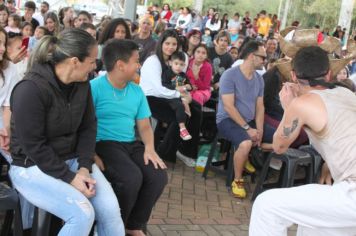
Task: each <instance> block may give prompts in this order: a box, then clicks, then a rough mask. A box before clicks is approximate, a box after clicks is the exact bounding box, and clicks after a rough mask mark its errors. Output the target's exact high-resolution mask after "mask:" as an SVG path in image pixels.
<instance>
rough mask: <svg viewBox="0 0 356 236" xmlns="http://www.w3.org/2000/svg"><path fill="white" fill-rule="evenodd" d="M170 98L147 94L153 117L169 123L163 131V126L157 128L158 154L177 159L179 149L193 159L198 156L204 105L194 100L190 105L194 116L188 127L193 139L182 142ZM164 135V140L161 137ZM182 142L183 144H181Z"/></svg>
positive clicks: (164, 157)
mask: <svg viewBox="0 0 356 236" xmlns="http://www.w3.org/2000/svg"><path fill="white" fill-rule="evenodd" d="M167 100H168V99H165V98H158V97H153V96H147V101H148V104H149V106H150V109H151V112H152V117H154V118H155V119H157V120H158V121H161V122H165V123H167V124H168V127H167V130H165V131H163V130H162V129H161V127H157V128H156V129H155V146H156V150H157V153H158V155H159V156H160V157H161V158H162V159H164V160H167V161H170V162H175V161H176V152H177V149H178V147H179V151H180V152H181V153H182V154H184V155H186V156H188V157H190V158H193V159H196V158H197V156H198V144H199V131H200V125H201V121H202V107H201V105H200V104H199V103H197V102H195V101H192V102H191V103H190V104H189V106H190V110H191V113H192V116H191V117H190V118H189V119H188V121H187V129H188V131H189V133H190V135H191V136H192V139H191V140H188V141H184V142H182V143H181V139H180V138H179V126H178V123H177V121H176V118H175V114H174V112H173V110H172V109H170V107H169V105H168V103H167ZM161 136H163V140H161V139H160V137H161ZM180 143H181V145H179V144H180Z"/></svg>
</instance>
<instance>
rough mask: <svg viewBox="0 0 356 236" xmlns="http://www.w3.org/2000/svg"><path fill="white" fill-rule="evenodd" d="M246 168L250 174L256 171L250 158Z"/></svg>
mask: <svg viewBox="0 0 356 236" xmlns="http://www.w3.org/2000/svg"><path fill="white" fill-rule="evenodd" d="M244 170H245V171H246V172H247V173H249V174H253V173H255V172H256V169H255V167H254V166H253V165H252V164H251V162H250V161H249V160H247V161H246V162H245V166H244Z"/></svg>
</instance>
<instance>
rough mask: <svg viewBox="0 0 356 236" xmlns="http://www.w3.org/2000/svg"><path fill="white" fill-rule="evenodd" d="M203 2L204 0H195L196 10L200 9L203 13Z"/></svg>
mask: <svg viewBox="0 0 356 236" xmlns="http://www.w3.org/2000/svg"><path fill="white" fill-rule="evenodd" d="M203 3H204V0H194V4H193V6H194V10H196V11H198V12H199V13H200V14H202V11H203Z"/></svg>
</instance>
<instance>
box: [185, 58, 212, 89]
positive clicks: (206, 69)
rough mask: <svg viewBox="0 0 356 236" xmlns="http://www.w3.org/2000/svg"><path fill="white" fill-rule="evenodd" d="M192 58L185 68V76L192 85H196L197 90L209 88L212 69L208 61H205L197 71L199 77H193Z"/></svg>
mask: <svg viewBox="0 0 356 236" xmlns="http://www.w3.org/2000/svg"><path fill="white" fill-rule="evenodd" d="M193 62H194V58H192V59H190V60H189V66H188V70H187V73H186V74H187V77H188V79H189V82H190V83H191V84H192V85H195V86H197V87H198V90H206V89H210V82H211V79H212V75H213V69H212V67H211V64H210V63H209V62H208V61H205V62H204V63H203V65H202V66H201V68H200V71H199V79H195V78H194V75H193V70H192V65H193Z"/></svg>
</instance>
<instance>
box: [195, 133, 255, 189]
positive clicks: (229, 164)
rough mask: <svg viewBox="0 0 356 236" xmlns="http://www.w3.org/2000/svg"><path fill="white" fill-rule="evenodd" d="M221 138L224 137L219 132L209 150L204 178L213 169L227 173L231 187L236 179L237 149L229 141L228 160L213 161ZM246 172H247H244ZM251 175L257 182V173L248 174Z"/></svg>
mask: <svg viewBox="0 0 356 236" xmlns="http://www.w3.org/2000/svg"><path fill="white" fill-rule="evenodd" d="M220 139H223V137H220V136H219V135H218V134H217V135H216V136H215V138H214V139H213V142H212V143H211V149H210V151H209V155H208V159H207V161H206V164H205V168H204V171H203V175H202V177H203V178H205V179H206V178H207V175H208V172H209V171H212V172H214V173H216V174H221V175H225V176H226V182H225V184H226V187H231V182H232V181H233V180H234V153H235V151H236V149H235V147H234V145H232V144H231V143H230V142H228V146H229V148H228V152H227V155H226V160H223V161H216V162H213V158H214V153H215V150H216V148H217V146H218V142H219V140H220ZM221 166H224V168H223V169H221V168H220V167H221ZM244 174H245V172H244ZM248 175H250V176H251V182H252V183H254V182H255V176H256V174H255V173H252V174H248Z"/></svg>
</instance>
